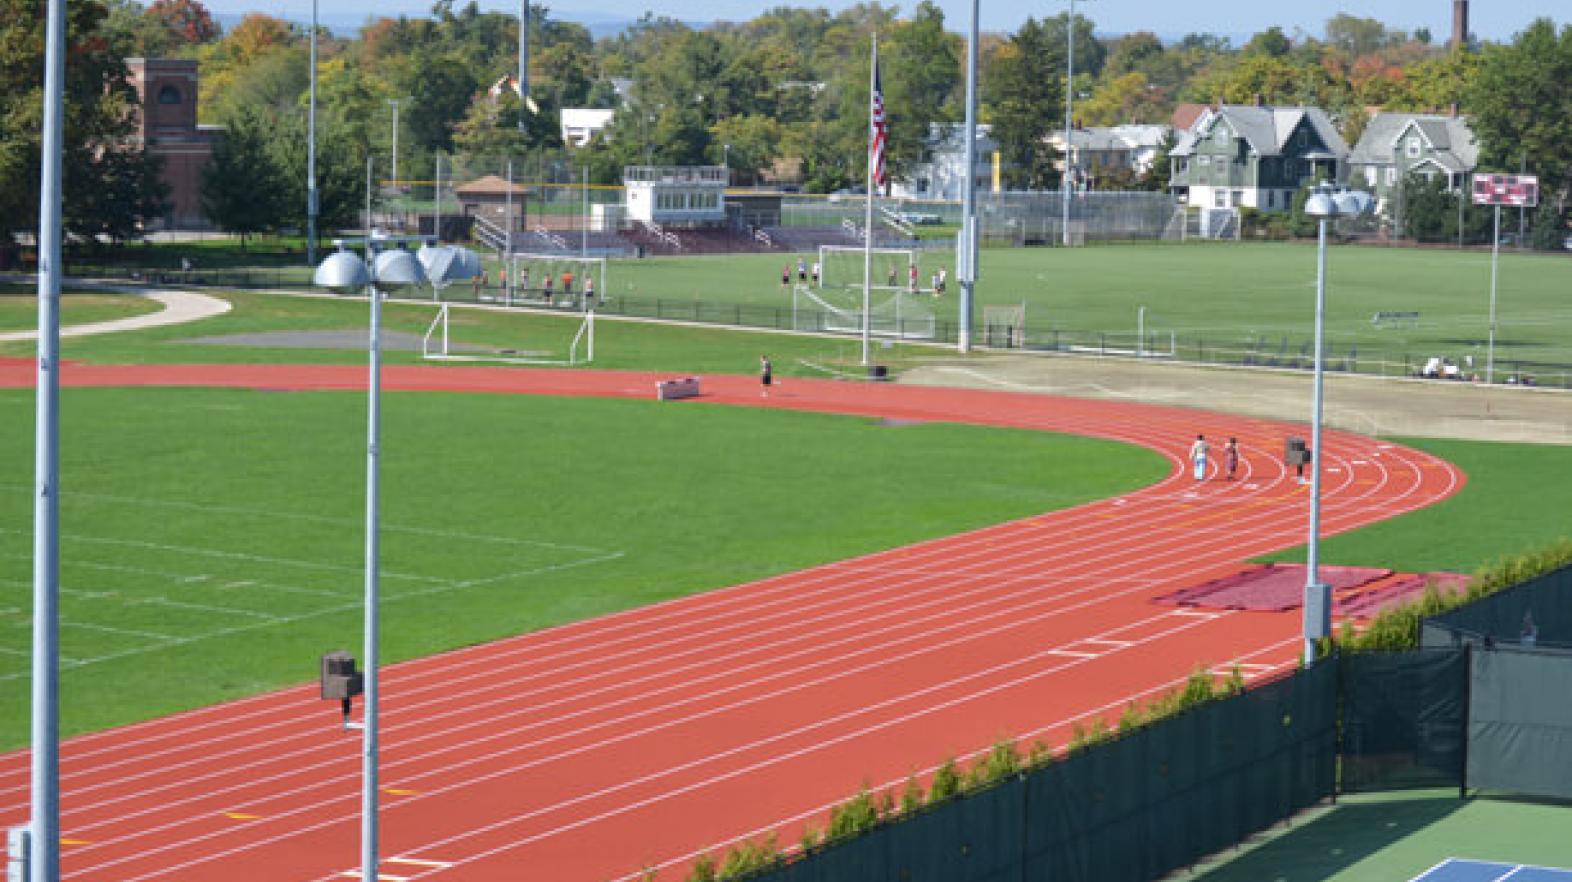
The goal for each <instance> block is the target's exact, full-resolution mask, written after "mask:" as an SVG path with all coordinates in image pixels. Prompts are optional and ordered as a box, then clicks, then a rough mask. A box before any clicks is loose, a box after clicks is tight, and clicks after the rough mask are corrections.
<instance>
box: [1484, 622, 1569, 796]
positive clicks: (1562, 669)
mask: <svg viewBox="0 0 1572 882" xmlns="http://www.w3.org/2000/svg"><path fill="white" fill-rule="evenodd" d="M1468 654H1469V655H1470V656H1471V664H1470V666H1469V687H1468V699H1469V714H1468V778H1467V781H1468V786H1469V787H1472V788H1477V789H1480V790H1494V791H1505V792H1508V793H1518V794H1524V795H1528V796H1538V797H1549V798H1553V799H1572V701H1568V700H1567V697H1568V696H1572V653H1567V652H1559V651H1553V650H1547V649H1527V648H1523V647H1518V646H1511V645H1507V644H1502V645H1501V646H1499V647H1497V648H1496V649H1493V650H1482V649H1475V650H1473V651H1472V652H1470V653H1468Z"/></svg>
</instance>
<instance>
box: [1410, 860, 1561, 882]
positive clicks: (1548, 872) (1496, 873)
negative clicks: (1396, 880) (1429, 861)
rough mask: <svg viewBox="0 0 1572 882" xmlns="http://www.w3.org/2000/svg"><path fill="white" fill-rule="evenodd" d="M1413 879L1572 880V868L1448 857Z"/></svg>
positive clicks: (1485, 881)
mask: <svg viewBox="0 0 1572 882" xmlns="http://www.w3.org/2000/svg"><path fill="white" fill-rule="evenodd" d="M1412 882H1572V870H1557V869H1555V868H1553V867H1531V866H1528V865H1526V864H1497V863H1491V862H1490V861H1465V860H1459V859H1457V858H1447V859H1446V860H1444V861H1442V862H1441V863H1439V864H1436V865H1435V866H1433V867H1431V868H1430V869H1428V870H1426V871H1424V872H1423V873H1420V874H1419V875H1418V876H1415V877H1414V878H1413V880H1412Z"/></svg>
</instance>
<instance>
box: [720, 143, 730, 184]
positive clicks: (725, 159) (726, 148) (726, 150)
mask: <svg viewBox="0 0 1572 882" xmlns="http://www.w3.org/2000/svg"><path fill="white" fill-rule="evenodd" d="M721 165H723V166H725V167H726V186H728V187H730V186H731V145H730V144H722V145H721Z"/></svg>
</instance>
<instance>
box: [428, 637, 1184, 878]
mask: <svg viewBox="0 0 1572 882" xmlns="http://www.w3.org/2000/svg"><path fill="white" fill-rule="evenodd" d="M1191 627H1194V625H1193V624H1184V625H1182V626H1180V627H1178V628H1174V629H1171V630H1169V631H1165V632H1161V633H1159V634H1154V635H1152V637H1151V638H1149V639H1150V640H1151V641H1154V642H1155V641H1156V640H1157V639H1159V638H1160V637H1163V636H1168V635H1172V634H1176V633H1180V632H1183V631H1186V630H1189V629H1190V628H1191ZM1036 655H1037V656H1044V655H1047V653H1037V654H1036ZM1028 660H1031V661H1036V660H1037V659H1036V658H1035V657H1032V656H1028V657H1027V658H1026V659H1023V660H1022V661H1023V662H1024V661H1028ZM1012 664H1013V663H1012ZM1083 664H1086V661H1085V660H1077V661H1069V662H1065V663H1063V664H1054V665H1052V666H1051V667H1047V668H1044V669H1042V670H1040V671H1037V672H1035V673H1031V674H1027V675H1024V676H1021V677H1017V678H1015V679H1013V680H1009V681H1006V682H1003V683H997V684H993V685H990V686H986V687H984V688H982V689H980V690H979V691H977V692H974V693H967V694H964V695H962V696H959V697H956V698H950V699H945V700H943V701H940V702H938V703H935V704H930V705H925V706H922V707H919V708H917V709H914V710H911V711H907V712H905V713H903V714H900V715H899V716H897V717H894V718H891V719H886V720H883V721H880V722H876V723H869V724H866V725H864V726H863V727H862V728H859V729H854V730H851V731H847V732H843V733H841V734H838V735H833V736H830V737H828V738H826V739H824V740H819V741H815V742H813V743H812V744H810V745H809V746H807V747H802V748H797V749H794V750H788V751H786V752H785V753H779V754H774V755H770V756H766V757H765V758H763V759H760V760H757V761H755V762H753V763H750V764H748V765H745V766H742V767H740V768H737V769H733V770H730V771H725V772H721V773H719V774H713V775H711V776H709V777H708V778H703V779H700V780H699V781H696V782H692V783H689V784H686V785H682V786H680V787H677V788H676V789H673V790H669V791H662V792H660V793H657V794H656V795H654V796H650V797H646V798H644V799H641V800H638V801H636V802H633V803H631V804H628V805H622V806H618V807H617V808H615V809H612V810H610V811H605V812H601V813H599V814H596V815H592V816H590V817H587V818H581V819H579V820H576V821H572V822H569V823H566V824H561V825H559V826H557V827H553V828H550V829H548V830H544V831H541V832H540V833H537V834H535V835H533V836H530V837H527V838H524V839H521V840H516V841H512V842H508V843H505V844H503V845H501V846H498V847H494V848H491V849H488V850H486V851H482V852H480V853H478V854H476V855H472V856H470V857H466V858H460V859H459V860H457V861H455V862H454V863H453V865H452V866H454V867H461V866H463V865H465V864H468V863H472V862H474V861H475V860H478V859H481V858H484V857H489V856H490V855H493V854H496V853H499V852H502V851H509V850H513V849H516V848H520V847H522V846H525V845H529V844H532V843H534V842H536V841H539V840H542V839H547V838H550V837H553V836H557V835H560V834H562V833H565V832H568V831H570V830H573V829H577V828H579V827H584V826H587V825H589V824H591V823H594V822H597V821H601V820H605V819H606V818H609V817H614V816H616V815H620V814H625V813H627V812H630V811H633V810H634V809H637V808H643V807H645V806H648V805H653V804H655V803H659V802H664V801H666V800H669V799H671V798H673V797H675V796H679V795H684V794H686V793H689V792H693V791H697V790H701V789H704V788H707V787H710V786H713V785H715V784H717V783H720V782H723V781H728V780H731V779H733V778H740V777H743V776H745V775H750V774H752V773H754V772H757V771H759V770H761V769H765V768H769V767H771V766H778V765H780V764H782V763H784V762H787V761H789V760H794V759H797V758H799V757H803V756H806V755H808V754H812V753H817V752H820V751H822V750H824V749H826V748H828V747H830V746H836V745H839V744H841V743H846V742H851V741H855V740H858V739H860V738H863V737H865V736H867V735H869V734H872V733H874V732H879V731H883V730H886V729H890V728H893V727H896V726H901V725H905V724H907V723H910V722H913V721H915V720H917V719H920V718H923V717H928V716H932V715H933V714H935V713H938V712H940V711H945V710H950V709H951V708H954V707H958V706H960V705H964V704H966V703H968V702H970V701H972V700H973V699H975V698H978V697H982V696H986V695H992V694H995V693H1002V692H1005V691H1008V690H1010V689H1013V688H1016V687H1018V686H1020V685H1022V684H1024V683H1028V682H1032V681H1035V680H1041V679H1043V678H1045V677H1048V676H1052V675H1054V674H1059V673H1063V672H1065V671H1067V670H1069V669H1071V668H1075V667H1078V666H1080V665H1083ZM924 691H927V690H924ZM818 725H819V724H814V725H813V726H811V727H806V728H807V729H813V728H818ZM785 734H788V735H794V734H796V733H785ZM780 738H782V736H771V737H770V738H766V739H762V740H761V741H758V742H755V744H754V745H749V746H747V747H746V748H737V749H734V751H727V752H726V753H732V752H740V751H741V750H743V749H752V748H753V747H755V746H757V745H759V744H764V743H769V742H771V741H775V740H778V739H780ZM701 762H703V760H701V761H695V762H692V763H687V764H684V765H683V766H677V767H676V769H678V770H685V767H686V766H697V765H699V764H700V763H701ZM666 776H667V773H666V772H659V773H655V774H653V775H650V776H646V778H644V779H635V780H634V781H630V782H624V783H619V784H616V785H613V786H612V787H609V788H603V789H601V790H599V791H595V792H592V793H587V794H583V795H581V796H577V797H574V798H573V799H570V800H564V801H562V802H559V803H557V804H555V805H552V806H543V807H541V808H537V809H532V810H530V811H528V812H523V813H520V814H517V815H514V816H513V817H511V818H505V819H503V820H500V821H495V822H493V823H491V824H487V825H485V826H482V827H478V828H475V829H473V830H466V831H465V832H463V833H458V834H454V835H451V836H447V837H444V838H442V839H438V840H436V841H434V842H431V843H428V844H427V845H425V846H422V847H421V848H422V849H424V848H433V847H444V848H446V847H451V846H452V845H453V844H454V843H456V842H462V841H464V840H467V839H472V838H475V837H478V836H481V835H484V834H488V833H491V832H493V831H496V830H500V829H502V828H504V827H511V826H516V825H518V824H520V823H523V822H525V821H529V820H533V819H535V818H537V817H540V816H542V815H546V814H549V813H551V812H553V811H556V810H558V809H560V808H565V807H567V806H571V805H575V804H578V803H581V802H588V801H590V800H592V799H597V798H599V797H602V796H606V795H609V794H612V793H616V792H618V791H621V790H625V789H628V788H630V787H631V786H634V785H638V784H643V783H646V781H648V780H658V779H660V778H663V777H666ZM402 804H403V803H401V805H402ZM418 850H421V849H417V851H418ZM439 872H440V871H439Z"/></svg>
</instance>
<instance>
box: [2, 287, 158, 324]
mask: <svg viewBox="0 0 1572 882" xmlns="http://www.w3.org/2000/svg"><path fill="white" fill-rule="evenodd" d="M37 290H38V289H36V288H34V287H32V286H27V287H22V286H16V285H0V331H25V330H32V329H35V328H37V327H38V297H37V296H36V294H37ZM162 308H163V307H161V306H160V305H159V304H158V303H156V302H154V301H152V300H148V299H147V298H145V297H127V296H124V295H115V294H72V293H65V294H62V295H61V296H60V324H61V326H62V327H64V326H68V325H84V324H88V323H91V322H103V321H109V320H111V319H118V318H129V317H130V316H134V315H146V314H147V313H150V312H157V311H158V310H160V309H162Z"/></svg>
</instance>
